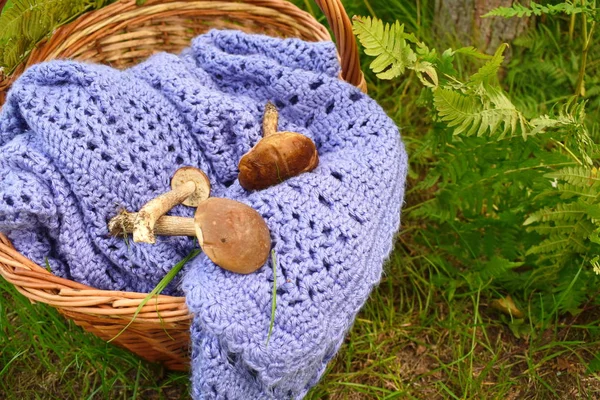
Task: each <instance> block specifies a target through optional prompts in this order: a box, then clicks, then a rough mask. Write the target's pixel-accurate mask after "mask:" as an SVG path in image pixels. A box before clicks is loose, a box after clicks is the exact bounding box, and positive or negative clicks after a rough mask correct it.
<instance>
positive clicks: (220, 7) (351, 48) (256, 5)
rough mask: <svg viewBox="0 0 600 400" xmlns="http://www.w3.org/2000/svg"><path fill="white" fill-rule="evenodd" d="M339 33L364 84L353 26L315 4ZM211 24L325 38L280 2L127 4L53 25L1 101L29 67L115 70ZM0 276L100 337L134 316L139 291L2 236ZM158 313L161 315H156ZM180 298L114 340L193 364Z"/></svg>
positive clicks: (3, 82)
mask: <svg viewBox="0 0 600 400" xmlns="http://www.w3.org/2000/svg"><path fill="white" fill-rule="evenodd" d="M316 3H317V4H318V5H319V7H320V8H321V10H323V12H324V13H325V15H326V17H327V20H328V21H329V24H330V26H331V28H332V30H333V33H334V35H335V37H336V42H337V47H338V52H339V55H340V59H341V64H342V78H343V79H345V80H346V81H348V82H350V83H352V84H354V85H356V86H358V87H360V88H361V89H363V90H365V81H364V77H363V74H362V72H361V70H360V66H359V62H358V50H357V47H356V41H355V39H354V36H353V35H352V29H351V23H350V20H349V18H348V16H347V15H346V12H345V10H344V8H343V6H342V4H341V2H340V0H316ZM210 28H234V29H240V30H243V31H246V32H256V33H265V34H268V35H272V36H282V37H298V38H301V39H304V40H308V41H319V40H331V37H330V35H329V33H328V31H327V29H326V28H325V27H324V26H323V25H321V24H320V23H318V22H317V21H316V20H315V19H314V18H313V17H312V16H311V15H310V14H308V13H306V12H304V11H302V10H300V9H298V8H297V7H296V6H294V5H293V4H291V3H288V2H287V1H284V0H241V1H240V0H238V1H230V2H228V1H210V0H209V1H207V0H205V1H194V0H186V1H183V0H179V1H177V0H168V1H163V0H148V1H147V2H146V3H145V4H144V5H143V6H136V4H135V0H123V1H119V2H116V3H114V4H112V5H109V6H107V7H105V8H102V9H100V10H97V11H93V12H90V13H88V14H85V15H83V16H81V17H80V18H78V19H77V20H75V21H73V22H72V23H70V24H68V25H65V26H63V27H61V28H59V29H57V30H56V31H55V32H54V33H53V35H52V36H51V37H50V38H49V39H48V40H47V41H45V42H43V43H42V44H40V45H39V46H38V47H37V48H35V49H34V50H33V51H32V52H31V54H30V56H29V58H28V59H27V61H26V62H24V63H22V64H21V65H19V67H18V68H17V69H16V70H15V72H14V73H13V74H12V75H11V76H10V77H6V76H3V77H0V106H1V105H2V104H3V103H4V100H5V98H6V92H7V90H8V88H9V87H10V84H11V83H12V81H14V80H15V79H16V78H17V77H18V76H19V75H20V74H21V73H22V72H23V71H24V70H25V69H26V68H27V67H28V66H30V65H32V64H35V63H38V62H41V61H46V60H51V59H55V58H67V57H68V58H73V59H79V60H86V61H92V62H98V63H105V64H110V65H112V66H115V67H120V68H122V67H127V66H130V65H133V64H136V63H138V62H139V61H141V60H143V59H145V58H147V57H148V56H150V55H151V54H153V53H155V52H158V51H168V52H173V53H176V52H179V51H180V50H182V49H183V48H184V47H186V46H188V45H189V42H190V40H191V39H192V38H193V37H195V36H197V35H199V34H200V33H203V32H205V31H207V30H208V29H210ZM0 275H2V277H3V278H4V279H6V280H7V281H9V282H10V283H12V284H13V285H14V286H15V288H16V289H17V290H18V291H19V292H20V293H22V294H23V295H24V296H26V297H28V298H29V299H30V300H31V301H34V302H41V303H46V304H49V305H51V306H52V307H55V308H57V309H58V311H59V312H60V313H62V314H63V315H65V316H66V317H67V318H69V319H71V320H73V321H74V322H75V323H76V324H77V325H79V326H81V327H83V329H85V330H86V331H88V332H91V333H93V334H95V335H96V336H98V337H100V338H102V339H104V340H110V339H112V338H113V337H115V336H116V335H117V334H118V333H119V332H120V331H121V330H122V329H123V328H124V327H125V326H126V325H127V324H128V323H129V322H130V321H131V319H132V317H133V314H134V313H135V311H136V309H137V307H138V305H139V304H140V302H141V301H142V299H143V298H144V297H145V296H146V294H144V293H129V292H117V291H107V290H97V289H94V288H92V287H89V286H85V285H82V284H79V283H77V282H73V281H70V280H67V279H63V278H59V277H56V276H54V275H52V274H51V273H50V272H48V271H47V270H46V269H44V268H42V267H40V266H38V265H36V264H35V263H34V262H32V261H31V260H29V259H27V258H26V257H24V256H23V255H21V254H19V252H18V251H16V250H15V248H14V247H13V246H12V245H11V243H10V241H9V240H8V238H7V237H6V236H5V235H3V234H1V233H0ZM159 314H160V317H159ZM191 318H192V316H191V315H190V314H189V312H188V309H187V307H186V305H185V298H183V297H172V296H164V295H160V296H157V297H156V298H154V299H152V300H151V301H150V302H148V303H147V305H145V306H144V308H143V309H142V312H140V314H138V316H137V317H136V319H135V321H134V322H133V323H132V324H131V325H130V326H129V328H128V329H127V330H126V331H125V332H124V333H122V334H121V335H120V336H119V337H118V338H117V339H115V340H114V341H113V342H112V343H115V344H117V345H119V346H121V347H124V348H126V349H128V350H130V351H132V352H133V353H135V354H137V355H138V356H140V357H142V358H144V359H146V360H148V361H152V362H161V363H163V364H164V365H165V366H166V367H167V368H169V369H172V370H181V371H184V370H187V369H188V368H189V326H190V321H191Z"/></svg>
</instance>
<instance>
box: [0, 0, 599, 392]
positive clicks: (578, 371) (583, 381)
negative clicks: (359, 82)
mask: <svg viewBox="0 0 600 400" xmlns="http://www.w3.org/2000/svg"><path fill="white" fill-rule="evenodd" d="M295 2H296V3H297V4H299V5H300V6H301V7H304V8H307V7H308V6H307V4H309V1H306V2H305V1H304V0H296V1H295ZM345 3H346V5H347V8H348V11H349V14H350V15H353V14H357V15H366V14H369V10H372V11H374V13H375V14H376V15H377V16H378V17H380V18H384V19H385V20H386V21H392V20H395V19H399V20H402V21H403V22H404V23H405V24H406V25H407V29H408V30H410V31H412V32H415V33H416V34H417V36H418V37H419V38H421V39H423V40H426V41H428V42H430V43H435V38H432V37H431V33H430V32H431V30H432V29H431V10H432V8H433V7H432V6H433V2H429V1H420V2H409V1H401V0H393V1H384V0H370V1H367V0H364V1H362V2H358V1H356V2H350V1H348V2H345ZM311 7H312V9H313V10H315V11H316V10H317V8H316V7H315V6H314V4H313V5H312V6H311ZM319 15H320V14H319ZM319 18H320V19H321V20H323V17H319ZM552 32H554V31H552V30H549V33H548V35H551V34H552ZM454 47H458V46H454ZM560 51H565V49H561V48H556V49H554V50H552V52H554V53H558V52H560ZM515 57H516V58H515V59H513V60H512V61H511V69H510V74H509V75H508V76H507V79H506V82H507V85H509V86H510V87H509V89H510V92H511V93H513V94H514V95H515V96H517V97H516V98H517V100H516V102H517V103H521V102H522V103H523V107H524V108H525V107H526V106H527V105H530V104H538V105H542V106H543V104H544V101H545V96H557V95H558V94H555V93H551V94H546V93H545V92H543V91H539V90H538V88H539V86H540V85H539V84H537V85H536V84H535V82H531V80H528V79H527V77H526V76H525V77H523V71H527V70H528V69H531V70H534V69H535V64H533V65H532V63H531V60H527V59H526V58H525V57H526V55H525V54H523V51H515ZM518 57H523V59H522V60H521V59H520V58H518ZM363 62H364V67H363V70H365V71H366V70H368V68H367V65H368V63H369V62H370V60H365V59H363ZM566 62H567V61H565V63H566ZM568 62H571V61H570V60H569V61H568ZM592 62H595V61H594V60H592ZM460 67H461V68H464V69H465V70H472V68H473V66H472V65H469V64H464V65H461V66H460ZM558 67H560V68H559V69H560V71H558V72H556V74H560V73H562V72H564V71H563V70H564V68H566V66H562V65H558ZM563 67H564V68H563ZM519 68H521V70H519ZM526 68H528V69H526ZM519 71H521V72H522V73H521V74H519ZM367 80H368V83H369V93H370V95H371V96H372V97H374V98H375V99H376V100H377V101H378V102H379V104H381V105H382V106H383V107H384V109H385V110H386V112H387V113H388V115H389V116H390V117H392V118H393V119H394V120H395V121H396V122H397V124H398V126H400V127H401V129H402V134H403V139H404V141H405V143H406V145H407V149H408V151H409V153H410V155H411V173H410V174H411V175H410V176H411V180H410V182H409V186H408V188H407V198H406V200H407V205H406V207H405V209H406V210H411V207H412V206H414V205H415V204H417V203H419V202H421V201H424V200H425V201H426V200H427V198H428V197H427V193H421V192H418V191H415V190H414V189H413V184H414V183H415V182H416V181H418V180H420V179H423V178H424V177H425V176H426V173H427V171H426V168H425V166H426V165H427V164H426V163H427V162H429V160H431V159H432V158H434V156H435V155H434V154H430V151H431V150H430V149H428V148H427V147H426V146H423V143H422V141H421V138H422V136H423V135H424V133H425V132H426V131H427V130H428V129H430V127H429V125H428V123H427V122H426V120H425V119H424V118H419V116H421V115H424V114H426V113H427V112H428V110H426V109H423V108H422V107H421V106H420V105H419V102H418V101H417V100H416V99H417V98H418V94H419V87H420V85H418V84H417V83H416V79H415V77H414V76H409V77H407V78H406V79H401V80H396V81H393V82H383V81H378V80H376V79H374V78H373V76H372V75H371V74H367ZM559 81H560V82H563V80H559ZM564 81H565V82H566V81H568V80H567V79H564ZM546 83H547V82H544V85H545V84H546ZM550 83H551V82H548V83H547V84H548V85H550ZM548 87H550V86H548ZM588 89H589V88H588ZM557 91H558V90H557ZM548 93H550V89H549V90H548ZM594 107H595V108H594ZM598 107H599V106H598V100H597V99H596V100H594V101H591V103H590V109H592V110H596V111H595V112H596V113H597V112H598V111H597V110H598ZM536 111H537V110H531V112H532V113H535V112H536ZM599 120H600V119H599ZM426 229H427V226H424V225H423V224H422V221H420V220H417V219H413V218H411V216H410V211H407V212H406V213H405V215H404V217H403V227H402V230H401V232H400V233H399V235H398V238H397V243H396V248H395V250H394V252H393V254H392V255H391V257H390V260H389V261H388V263H387V264H386V266H385V274H384V277H383V279H382V282H381V284H380V285H379V286H378V287H377V288H376V289H375V290H374V291H373V293H372V295H371V297H370V299H369V301H368V302H367V304H366V306H365V307H364V308H363V310H362V311H361V312H360V314H359V316H358V318H357V319H356V322H355V324H354V326H353V328H352V330H351V331H350V333H349V334H348V335H347V338H346V341H345V343H344V345H343V347H342V349H341V351H340V352H339V353H338V355H337V356H336V357H335V359H334V360H333V361H332V362H331V363H330V365H329V367H328V369H327V373H326V374H325V376H324V378H323V379H322V381H321V382H320V383H319V384H318V385H317V386H316V387H315V388H314V389H313V390H312V391H311V392H310V393H309V395H308V396H307V399H311V400H313V399H323V398H325V399H331V400H335V399H350V400H352V399H474V400H475V399H574V398H582V399H586V398H587V399H594V398H600V376H599V375H598V373H599V372H600V309H599V308H598V306H596V305H595V304H596V302H597V301H596V299H590V301H589V302H588V304H587V305H586V306H585V307H584V308H583V311H582V312H580V313H579V314H577V315H575V316H572V315H569V314H567V315H558V314H557V313H556V310H549V311H547V312H548V313H549V314H548V315H549V316H548V318H543V319H542V320H543V321H544V323H543V325H542V324H539V325H537V326H532V324H533V323H531V322H528V321H527V320H525V321H511V320H510V317H509V316H507V315H504V314H501V313H499V312H498V311H496V310H495V309H493V308H492V306H491V303H492V301H493V300H494V299H497V298H498V297H499V296H502V295H505V293H499V292H498V291H497V289H495V288H494V286H492V285H489V284H486V285H480V286H474V285H473V284H472V282H469V281H468V279H469V278H468V270H465V269H463V267H460V266H459V265H457V264H458V263H456V262H455V260H452V259H447V258H444V257H443V256H442V255H441V254H442V253H441V252H440V251H439V250H438V248H437V244H436V243H429V242H428V240H427V236H426V235H423V232H424V230H426ZM456 245H457V246H461V245H464V243H457V244H456ZM521 307H522V308H523V309H527V307H528V305H527V304H521ZM547 321H550V322H547ZM188 379H189V378H188V375H187V374H185V373H174V372H169V371H166V370H164V369H163V368H162V367H160V366H158V365H153V364H149V363H146V362H144V361H141V360H139V359H138V358H137V357H136V356H134V355H132V354H131V353H129V352H127V351H125V350H121V349H119V348H117V347H115V346H113V345H110V344H107V343H105V342H103V341H101V340H99V339H97V338H95V337H94V336H92V335H90V334H87V333H85V332H83V331H82V329H81V328H79V327H77V326H75V325H74V324H73V323H71V322H67V321H66V320H65V319H64V318H62V316H60V315H59V314H58V313H57V312H56V311H55V310H54V309H52V308H50V307H48V306H45V305H43V304H31V303H30V302H29V301H28V300H26V299H25V298H24V297H23V296H21V295H20V294H18V293H16V291H15V290H14V288H12V287H11V285H9V284H8V283H7V282H5V281H4V280H1V279H0V399H19V400H20V399H136V398H137V399H177V398H182V399H184V398H188V397H189V382H188Z"/></svg>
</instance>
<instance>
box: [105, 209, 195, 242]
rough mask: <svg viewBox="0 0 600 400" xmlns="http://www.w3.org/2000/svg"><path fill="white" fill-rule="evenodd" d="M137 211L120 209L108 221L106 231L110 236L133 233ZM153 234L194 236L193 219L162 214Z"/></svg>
mask: <svg viewBox="0 0 600 400" xmlns="http://www.w3.org/2000/svg"><path fill="white" fill-rule="evenodd" d="M137 216H138V213H130V212H128V211H121V213H119V215H117V216H116V217H113V218H112V219H111V220H110V221H109V222H108V231H109V232H110V234H111V235H112V236H121V235H126V234H128V233H133V231H134V229H133V227H134V224H135V220H136V218H137ZM154 234H155V235H161V236H196V230H195V226H194V219H193V218H187V217H174V216H170V215H164V216H162V217H160V218H159V219H158V220H157V221H156V223H155V224H154Z"/></svg>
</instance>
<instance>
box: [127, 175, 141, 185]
mask: <svg viewBox="0 0 600 400" xmlns="http://www.w3.org/2000/svg"><path fill="white" fill-rule="evenodd" d="M139 182H140V180H139V179H138V178H137V176H135V175H131V176H130V177H129V183H131V184H132V185H137V184H138V183H139Z"/></svg>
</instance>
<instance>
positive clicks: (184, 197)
mask: <svg viewBox="0 0 600 400" xmlns="http://www.w3.org/2000/svg"><path fill="white" fill-rule="evenodd" d="M209 194H210V181H209V180H208V177H207V176H206V174H205V173H204V172H202V171H201V170H200V169H198V168H195V167H181V168H179V169H178V170H177V171H176V172H175V174H174V175H173V178H171V191H169V192H167V193H164V194H162V195H160V196H158V197H156V198H154V199H152V200H150V201H149V202H148V203H146V204H145V205H144V206H143V207H142V208H141V209H140V211H139V212H138V213H137V216H136V218H135V220H134V222H133V241H134V242H142V243H156V238H155V237H154V225H155V224H156V221H157V220H158V219H159V218H160V217H161V216H163V215H164V214H165V213H167V212H168V211H169V210H171V209H172V208H173V207H175V206H176V205H178V204H183V205H186V206H190V207H196V206H198V204H200V203H201V202H202V201H204V200H206V199H208V196H209Z"/></svg>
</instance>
